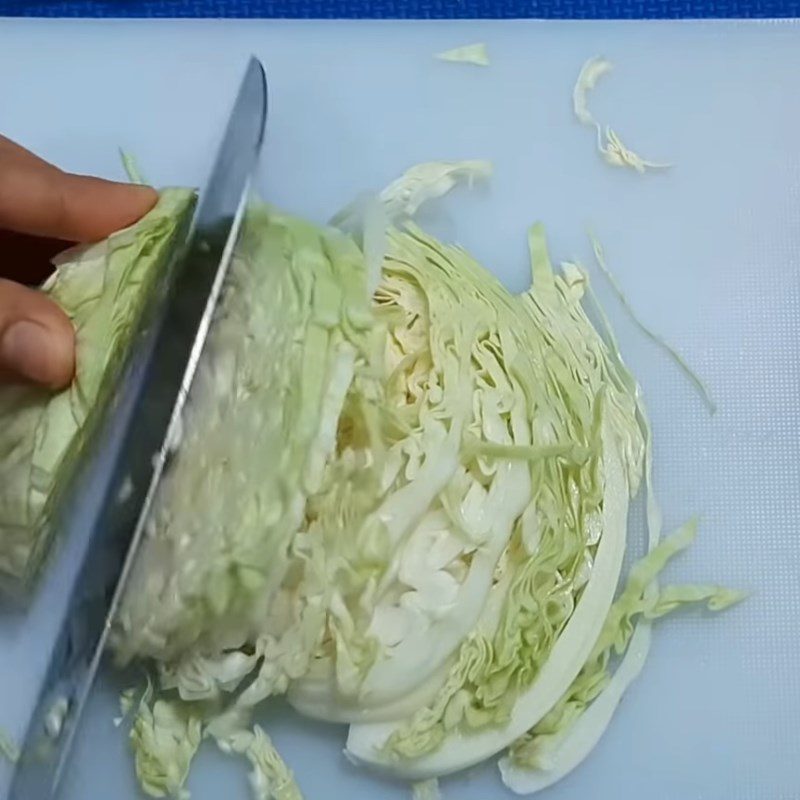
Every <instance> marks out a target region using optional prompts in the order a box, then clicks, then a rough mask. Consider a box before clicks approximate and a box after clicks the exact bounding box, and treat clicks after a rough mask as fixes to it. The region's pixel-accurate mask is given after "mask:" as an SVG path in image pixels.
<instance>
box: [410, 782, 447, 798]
mask: <svg viewBox="0 0 800 800" xmlns="http://www.w3.org/2000/svg"><path fill="white" fill-rule="evenodd" d="M411 797H412V800H442V793H441V792H440V791H439V781H438V780H436V778H431V779H430V780H427V781H420V782H419V783H415V784H414V785H413V786H412V787H411Z"/></svg>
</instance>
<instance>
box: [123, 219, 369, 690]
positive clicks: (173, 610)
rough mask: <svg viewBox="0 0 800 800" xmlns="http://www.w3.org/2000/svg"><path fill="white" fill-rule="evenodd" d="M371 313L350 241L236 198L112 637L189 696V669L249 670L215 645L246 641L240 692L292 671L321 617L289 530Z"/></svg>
mask: <svg viewBox="0 0 800 800" xmlns="http://www.w3.org/2000/svg"><path fill="white" fill-rule="evenodd" d="M370 325H371V318H370V315H369V311H368V297H367V294H366V289H365V271H364V264H363V258H362V256H361V253H360V251H359V250H358V248H357V247H356V246H355V245H354V244H353V243H352V241H351V240H349V239H348V238H346V237H345V236H344V235H342V234H340V233H339V232H337V231H333V230H320V229H317V228H315V227H313V226H311V225H308V224H306V223H304V222H301V221H300V220H297V219H293V218H291V217H287V216H284V215H281V214H279V213H277V212H275V211H272V210H270V209H268V208H266V207H264V206H255V207H253V208H251V209H250V211H249V212H248V214H247V216H246V219H245V222H244V225H243V230H242V234H241V237H240V241H239V243H238V245H237V248H236V252H235V255H234V259H233V263H232V265H231V270H230V273H229V277H228V280H227V284H226V287H225V289H224V296H223V298H222V300H221V304H220V307H219V310H218V314H217V319H216V320H215V322H214V325H213V326H212V330H211V333H210V335H209V339H208V342H207V344H206V348H205V350H204V353H203V357H202V359H201V363H200V366H199V369H198V373H197V375H196V377H195V381H194V384H193V387H192V391H191V394H190V398H189V403H188V405H187V409H186V411H185V414H184V426H183V427H184V435H183V439H182V442H181V445H180V448H179V450H178V452H177V453H176V455H175V457H174V461H173V463H172V464H171V466H170V467H169V469H168V471H167V474H166V475H165V477H164V480H163V481H162V484H161V486H160V487H159V493H158V495H157V497H156V500H155V505H154V510H153V514H152V516H151V519H150V521H149V524H148V533H147V536H146V539H145V541H144V543H143V547H142V550H141V552H140V554H139V557H138V560H137V563H136V566H135V569H134V571H133V574H132V577H131V581H130V583H129V586H128V591H127V593H126V596H125V599H124V602H123V604H122V608H121V612H120V614H119V619H118V624H117V626H116V630H115V632H114V635H113V642H114V646H115V649H116V651H117V654H118V656H119V657H120V659H121V660H122V661H127V660H129V659H130V658H132V657H134V656H137V657H143V656H149V657H152V658H155V659H157V660H159V661H161V662H165V667H164V670H165V672H166V673H167V674H169V675H173V676H174V680H175V682H176V685H177V686H178V688H179V689H181V693H182V694H185V692H184V691H183V689H184V688H186V687H188V688H187V689H186V690H187V691H188V693H189V694H191V693H192V692H193V691H195V690H194V689H193V688H192V687H191V676H192V675H193V674H195V675H197V674H200V675H205V678H206V679H207V680H209V681H212V682H218V683H220V684H221V685H222V686H223V688H224V685H225V684H230V682H231V680H232V678H231V677H230V674H231V671H233V673H234V674H236V675H239V679H241V677H243V676H244V675H245V674H247V672H249V671H250V669H252V668H253V666H254V665H255V659H253V658H249V657H248V655H247V653H246V652H243V653H239V654H238V655H236V654H234V655H233V656H232V657H231V658H232V661H231V660H230V659H227V658H226V656H224V655H222V656H221V655H220V654H224V653H225V652H226V651H234V650H238V649H240V648H243V647H245V646H246V648H248V649H254V650H255V652H257V653H258V656H257V659H260V660H261V661H262V662H263V663H262V666H261V674H260V675H259V678H258V680H257V681H256V682H255V683H254V684H252V685H251V686H250V687H249V691H250V693H251V697H252V698H253V701H255V699H256V697H257V696H258V695H260V694H261V693H263V695H262V696H266V695H267V694H269V693H270V692H271V691H272V690H274V689H276V688H278V690H279V689H280V686H279V685H280V684H281V682H283V683H284V684H285V681H286V680H287V676H291V677H295V676H296V675H298V674H299V673H301V672H302V671H303V669H304V662H303V653H304V652H306V653H307V652H308V651H309V650H310V648H311V647H313V645H314V643H315V642H316V640H317V638H318V636H319V634H320V632H321V622H322V618H323V617H322V614H321V612H320V613H315V610H314V608H313V607H311V606H313V602H311V604H310V605H309V603H307V602H306V598H305V593H304V592H303V591H302V589H301V588H300V587H301V586H302V585H303V559H304V558H305V557H306V556H305V555H303V554H301V553H298V552H296V551H298V550H302V545H301V543H299V542H293V537H294V535H295V533H296V532H297V529H298V527H299V526H300V523H301V521H302V519H303V515H304V510H305V505H306V500H307V498H308V496H309V495H310V494H312V493H313V492H315V491H317V490H319V488H320V486H321V481H322V478H323V473H324V468H325V464H326V460H327V458H328V455H329V454H330V452H331V450H332V449H333V447H334V444H335V440H336V428H337V422H338V419H339V416H340V412H341V409H342V404H343V402H344V398H345V394H346V392H347V389H348V386H349V385H350V382H351V379H352V375H353V370H354V367H355V363H356V360H357V358H359V357H360V356H359V353H360V351H361V349H362V348H363V346H364V340H365V335H366V333H367V331H368V330H369V327H370ZM284 633H285V634H286V636H287V639H286V640H285V642H282V640H281V637H282V636H283V634H284ZM251 652H252V650H251ZM242 665H243V666H242ZM187 682H188V683H187ZM233 685H235V681H234V684H233ZM257 699H261V698H260V697H257Z"/></svg>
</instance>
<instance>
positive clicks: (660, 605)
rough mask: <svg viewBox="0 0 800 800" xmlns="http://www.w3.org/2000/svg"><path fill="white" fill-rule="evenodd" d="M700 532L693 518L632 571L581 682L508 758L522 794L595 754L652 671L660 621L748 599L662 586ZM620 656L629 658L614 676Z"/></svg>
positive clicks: (505, 762) (509, 781)
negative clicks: (648, 668) (654, 632)
mask: <svg viewBox="0 0 800 800" xmlns="http://www.w3.org/2000/svg"><path fill="white" fill-rule="evenodd" d="M696 529H697V523H696V521H694V520H692V521H691V522H689V523H687V524H686V525H685V526H683V527H682V528H681V529H679V530H678V531H676V532H675V533H674V534H672V535H671V536H669V537H667V538H666V539H664V540H663V541H662V542H661V543H660V544H658V545H657V546H656V547H655V548H654V549H653V550H652V551H651V552H650V553H648V554H647V555H646V556H645V557H644V558H643V559H642V560H641V561H639V562H638V563H637V564H636V565H635V566H634V567H633V568H632V569H631V571H630V575H629V577H628V580H627V583H626V586H625V589H624V590H623V592H622V593H621V594H620V596H619V597H618V599H617V600H616V601H615V602H614V604H613V606H612V607H611V611H610V613H609V615H608V617H607V618H606V621H605V623H604V625H603V629H602V631H601V633H600V637H599V638H598V640H597V642H596V643H595V646H594V649H593V651H592V653H591V655H590V656H589V658H588V660H587V661H586V664H585V665H584V667H583V669H582V670H581V672H580V674H579V675H578V677H577V678H576V679H575V680H574V681H573V683H572V685H571V686H570V687H569V689H568V690H567V692H566V693H565V694H564V695H563V696H562V698H561V699H560V700H559V701H558V703H557V704H556V705H555V707H554V708H553V710H552V711H551V712H550V713H549V714H548V715H547V716H546V717H544V719H542V720H541V721H540V722H539V723H538V724H537V725H536V726H535V727H534V728H533V729H532V730H530V731H529V732H528V733H527V734H525V736H523V737H521V738H520V739H518V740H517V741H516V742H514V744H513V745H512V747H511V748H510V749H509V754H508V756H506V757H505V758H503V759H501V761H500V771H501V774H502V777H503V782H504V783H505V784H506V785H507V786H508V787H509V788H510V789H512V790H513V791H515V792H517V793H518V794H533V793H535V792H538V791H540V790H541V789H544V788H546V787H547V786H550V785H552V784H553V783H555V782H556V781H558V780H560V779H561V778H562V777H564V776H565V775H566V774H567V773H569V772H571V771H572V770H573V769H574V768H575V767H576V766H578V765H579V764H580V763H581V762H582V761H583V759H584V758H585V757H586V756H587V755H588V754H589V752H591V750H592V748H593V747H594V746H595V745H596V744H597V742H598V740H599V739H600V737H601V736H602V734H603V732H604V731H605V729H606V727H607V726H608V725H609V723H610V722H611V717H612V715H613V713H614V711H615V710H616V707H617V705H618V704H619V701H620V700H621V699H622V695H623V694H624V692H625V690H626V689H627V688H628V686H629V685H630V684H631V683H632V682H633V680H635V678H636V677H637V676H638V675H639V673H640V672H641V670H642V667H643V666H644V662H645V660H646V658H647V654H648V652H649V649H650V639H651V630H650V628H651V625H650V623H651V621H652V620H654V619H657V618H658V617H661V616H664V615H665V614H669V613H671V612H673V611H675V610H678V609H680V608H682V607H685V606H687V605H691V604H698V603H702V604H705V605H706V606H707V607H708V608H709V609H710V610H712V611H721V610H723V609H725V608H728V607H729V606H731V605H733V604H734V603H737V602H739V601H740V600H742V599H743V598H744V594H743V593H741V592H736V591H732V590H730V589H724V588H721V587H719V586H692V585H689V586H667V587H663V588H659V587H658V585H657V583H656V578H657V576H658V574H659V573H660V572H661V571H662V570H663V569H664V567H665V566H666V564H667V562H668V560H669V559H671V558H672V557H674V556H675V555H676V554H677V553H679V552H680V551H682V550H684V549H685V548H686V547H688V546H689V545H690V544H691V542H692V541H693V540H694V537H695V534H696ZM637 618H638V621H637ZM612 654H616V655H617V656H620V655H623V654H624V657H623V658H622V660H621V661H620V662H619V664H618V665H617V666H616V668H615V669H613V670H612V669H611V666H610V659H611V657H612Z"/></svg>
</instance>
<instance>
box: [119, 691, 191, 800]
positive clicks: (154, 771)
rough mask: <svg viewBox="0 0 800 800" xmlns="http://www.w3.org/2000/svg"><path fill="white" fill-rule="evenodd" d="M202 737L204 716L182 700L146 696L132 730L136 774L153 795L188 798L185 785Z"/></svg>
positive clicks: (181, 799) (142, 785)
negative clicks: (150, 699) (152, 698)
mask: <svg viewBox="0 0 800 800" xmlns="http://www.w3.org/2000/svg"><path fill="white" fill-rule="evenodd" d="M201 738H202V720H201V718H200V717H199V716H198V715H197V714H196V713H194V711H193V709H192V708H191V706H189V705H188V704H186V703H182V702H180V701H167V700H156V701H155V703H154V704H153V706H152V707H151V706H150V705H149V703H148V701H147V699H145V698H143V699H142V702H140V704H139V710H138V712H137V714H136V718H135V720H134V723H133V727H132V728H131V732H130V739H131V744H132V746H133V750H134V754H135V757H136V777H137V778H138V779H139V784H140V786H141V787H142V789H143V790H144V791H145V792H147V794H149V795H150V796H151V797H171V798H176V800H187V798H188V797H189V792H188V790H187V789H185V788H184V784H185V783H186V778H187V777H188V775H189V766H190V765H191V763H192V759H193V758H194V755H195V753H196V752H197V748H198V747H199V746H200V740H201Z"/></svg>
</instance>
